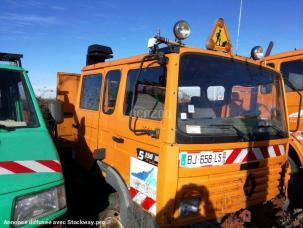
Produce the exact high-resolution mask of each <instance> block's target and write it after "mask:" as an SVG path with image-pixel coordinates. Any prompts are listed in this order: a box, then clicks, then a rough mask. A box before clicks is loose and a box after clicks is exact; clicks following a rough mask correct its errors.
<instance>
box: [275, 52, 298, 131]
mask: <svg viewBox="0 0 303 228" xmlns="http://www.w3.org/2000/svg"><path fill="white" fill-rule="evenodd" d="M280 71H281V73H282V74H283V77H284V78H285V80H284V81H285V89H286V101H287V106H288V117H289V124H290V129H291V130H293V129H295V128H296V125H297V117H298V112H299V103H300V96H299V95H298V93H297V92H296V91H295V90H294V89H297V90H298V91H299V92H300V93H301V95H302V96H303V55H296V56H294V57H289V58H287V60H285V59H283V61H281V62H280ZM290 83H291V84H292V85H290ZM293 87H295V88H293ZM302 105H303V104H301V113H300V116H301V117H300V118H301V119H302V116H303V109H302V107H303V106H302ZM300 123H301V124H300V128H299V129H300V130H301V131H302V130H303V125H302V121H300Z"/></svg>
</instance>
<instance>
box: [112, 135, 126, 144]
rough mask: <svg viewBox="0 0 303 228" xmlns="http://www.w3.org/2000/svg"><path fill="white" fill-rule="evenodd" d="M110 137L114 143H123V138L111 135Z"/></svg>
mask: <svg viewBox="0 0 303 228" xmlns="http://www.w3.org/2000/svg"><path fill="white" fill-rule="evenodd" d="M112 139H113V140H114V141H115V142H116V143H124V139H123V138H120V137H116V136H113V137H112Z"/></svg>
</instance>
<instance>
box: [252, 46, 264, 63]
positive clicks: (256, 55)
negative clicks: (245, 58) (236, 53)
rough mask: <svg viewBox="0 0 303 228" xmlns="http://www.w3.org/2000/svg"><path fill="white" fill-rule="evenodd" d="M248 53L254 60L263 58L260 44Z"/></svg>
mask: <svg viewBox="0 0 303 228" xmlns="http://www.w3.org/2000/svg"><path fill="white" fill-rule="evenodd" d="M250 55H251V57H252V58H253V59H254V60H260V59H263V58H264V53H263V48H262V47H261V46H256V47H254V48H253V49H251V52H250Z"/></svg>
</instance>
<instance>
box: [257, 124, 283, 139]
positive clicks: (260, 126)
mask: <svg viewBox="0 0 303 228" xmlns="http://www.w3.org/2000/svg"><path fill="white" fill-rule="evenodd" d="M258 128H273V129H275V130H276V132H277V133H278V135H279V136H281V137H283V138H285V137H287V135H288V134H287V133H286V132H285V131H283V130H281V129H279V128H278V127H276V126H275V125H273V124H272V123H269V122H264V123H263V122H262V123H259V124H258Z"/></svg>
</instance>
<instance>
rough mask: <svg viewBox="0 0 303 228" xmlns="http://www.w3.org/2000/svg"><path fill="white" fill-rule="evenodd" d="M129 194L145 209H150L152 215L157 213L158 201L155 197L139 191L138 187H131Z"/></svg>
mask: <svg viewBox="0 0 303 228" xmlns="http://www.w3.org/2000/svg"><path fill="white" fill-rule="evenodd" d="M129 194H130V197H131V198H132V199H133V201H135V202H136V203H137V204H139V205H140V206H141V207H142V208H144V209H145V210H147V211H149V212H150V213H151V214H152V215H156V208H157V203H156V201H155V200H154V199H152V198H150V197H148V196H147V195H145V194H143V193H141V192H139V191H138V190H137V189H135V188H133V187H130V189H129Z"/></svg>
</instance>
